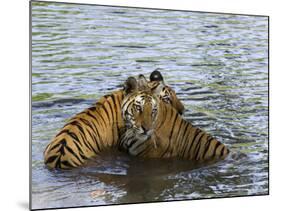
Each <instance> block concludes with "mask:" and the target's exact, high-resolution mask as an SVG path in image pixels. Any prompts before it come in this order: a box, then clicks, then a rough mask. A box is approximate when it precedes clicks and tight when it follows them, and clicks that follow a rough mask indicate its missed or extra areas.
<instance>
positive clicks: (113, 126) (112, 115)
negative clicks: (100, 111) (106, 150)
mask: <svg viewBox="0 0 281 211" xmlns="http://www.w3.org/2000/svg"><path fill="white" fill-rule="evenodd" d="M111 99H112V96H111ZM111 103H112V102H110V101H108V104H109V109H110V111H111V117H112V118H111V119H109V122H110V120H112V128H111V130H112V139H113V141H114V138H115V137H114V135H115V133H114V128H115V124H114V113H113V112H114V110H113V107H112V104H111Z"/></svg>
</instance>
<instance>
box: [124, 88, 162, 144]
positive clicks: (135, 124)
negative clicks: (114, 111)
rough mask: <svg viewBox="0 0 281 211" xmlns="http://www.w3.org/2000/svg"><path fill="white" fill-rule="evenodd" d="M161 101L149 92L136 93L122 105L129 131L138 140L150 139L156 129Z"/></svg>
mask: <svg viewBox="0 0 281 211" xmlns="http://www.w3.org/2000/svg"><path fill="white" fill-rule="evenodd" d="M159 101H160V99H159V98H158V97H157V96H156V95H154V94H152V92H150V91H148V90H143V91H135V92H133V93H131V94H129V95H128V96H126V97H125V99H124V100H123V103H122V117H123V119H124V121H125V125H126V129H127V131H128V130H130V132H131V133H133V134H134V135H135V136H136V138H137V139H138V140H143V141H145V140H147V139H149V138H150V137H151V136H152V134H153V132H154V128H155V124H156V120H157V115H158V110H159Z"/></svg>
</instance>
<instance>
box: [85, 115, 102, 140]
mask: <svg viewBox="0 0 281 211" xmlns="http://www.w3.org/2000/svg"><path fill="white" fill-rule="evenodd" d="M87 114H88V115H89V116H90V117H92V118H93V119H94V120H96V123H97V122H98V120H97V119H96V117H95V116H93V115H92V114H91V113H90V112H87ZM96 126H97V125H96V124H94V122H93V127H94V128H95V130H96V135H97V136H98V140H102V139H101V136H100V132H99V130H98V129H97V127H96ZM98 140H97V141H98Z"/></svg>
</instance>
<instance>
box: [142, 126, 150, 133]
mask: <svg viewBox="0 0 281 211" xmlns="http://www.w3.org/2000/svg"><path fill="white" fill-rule="evenodd" d="M141 129H142V131H143V133H144V134H147V132H148V131H149V130H150V129H149V128H147V127H145V126H143V125H142V126H141Z"/></svg>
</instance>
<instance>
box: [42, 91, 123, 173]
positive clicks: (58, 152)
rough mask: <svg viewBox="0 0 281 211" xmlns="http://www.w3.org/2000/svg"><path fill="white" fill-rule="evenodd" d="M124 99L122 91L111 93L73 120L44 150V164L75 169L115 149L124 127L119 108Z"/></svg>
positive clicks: (51, 166)
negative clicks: (107, 150) (100, 153)
mask: <svg viewBox="0 0 281 211" xmlns="http://www.w3.org/2000/svg"><path fill="white" fill-rule="evenodd" d="M123 96H124V95H123V90H119V91H116V92H113V93H112V94H111V95H106V96H104V97H103V98H101V100H100V101H99V102H97V104H96V106H93V107H90V108H87V109H85V110H84V111H83V112H81V113H78V114H76V115H75V116H74V117H72V118H71V119H70V120H69V121H68V122H67V123H66V125H64V127H63V128H62V129H61V131H60V132H59V133H58V134H57V135H56V136H55V138H54V139H53V140H52V141H51V142H50V143H49V144H48V146H47V147H46V149H45V151H44V161H45V164H46V165H47V166H48V167H50V168H64V169H66V168H71V167H77V166H80V165H82V164H84V163H85V162H86V161H87V160H88V159H89V158H90V157H93V156H95V155H96V154H98V153H99V152H101V151H103V150H105V149H106V148H109V147H113V146H115V145H117V141H118V140H119V136H120V131H121V130H122V128H123V127H124V121H123V120H122V117H121V108H120V105H121V101H122V100H123Z"/></svg>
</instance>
